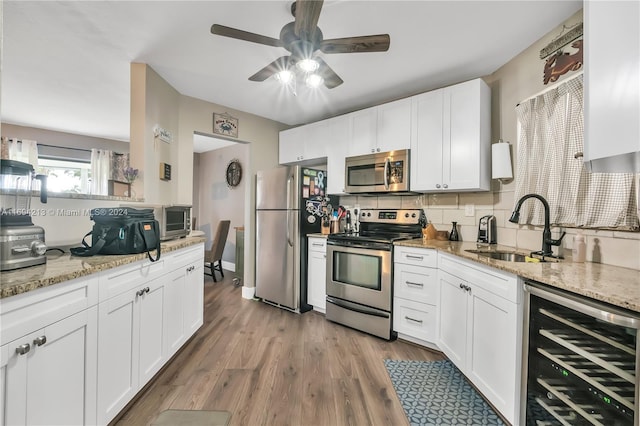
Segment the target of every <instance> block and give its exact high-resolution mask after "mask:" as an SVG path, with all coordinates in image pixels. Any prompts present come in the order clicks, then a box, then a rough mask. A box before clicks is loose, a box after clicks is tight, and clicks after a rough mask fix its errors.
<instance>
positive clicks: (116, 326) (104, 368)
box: [98, 291, 140, 424]
mask: <svg viewBox="0 0 640 426" xmlns="http://www.w3.org/2000/svg"><path fill="white" fill-rule="evenodd" d="M138 297H139V296H136V293H135V291H128V292H126V293H123V294H121V295H119V296H115V297H113V298H111V299H109V300H107V301H105V302H102V303H101V304H100V305H99V306H98V424H107V423H109V421H111V419H113V418H114V416H115V415H116V414H118V412H120V410H121V409H122V408H123V407H124V406H125V405H126V404H127V403H128V402H129V400H131V398H133V396H134V395H135V394H136V392H137V391H138V342H139V332H140V325H139V323H140V315H139V313H138V310H139V306H138V305H139V304H138V303H137V298H138Z"/></svg>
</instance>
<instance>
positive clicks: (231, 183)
mask: <svg viewBox="0 0 640 426" xmlns="http://www.w3.org/2000/svg"><path fill="white" fill-rule="evenodd" d="M225 178H226V180H227V186H228V187H229V188H234V187H236V186H238V185H239V184H240V181H241V180H242V165H241V164H240V161H239V160H237V159H233V160H231V161H230V162H229V164H228V165H227V172H226V175H225Z"/></svg>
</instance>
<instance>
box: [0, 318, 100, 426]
mask: <svg viewBox="0 0 640 426" xmlns="http://www.w3.org/2000/svg"><path fill="white" fill-rule="evenodd" d="M26 310H27V311H28V307H26ZM96 339H97V307H96V306H93V307H91V308H88V309H85V310H83V311H81V312H77V313H75V314H73V315H71V316H68V317H66V318H64V319H62V320H60V321H57V322H55V323H53V324H49V325H47V326H46V327H44V328H42V329H40V330H35V331H33V332H31V333H29V334H27V335H25V336H22V337H20V338H18V339H16V340H14V341H12V342H9V343H7V344H6V345H4V346H2V347H1V348H0V389H1V390H0V420H2V423H1V424H6V425H12V426H13V425H50V424H60V425H63V424H64V425H81V424H94V423H95V421H96V406H95V402H96V359H97V354H96Z"/></svg>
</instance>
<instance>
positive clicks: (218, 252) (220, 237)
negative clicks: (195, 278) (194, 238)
mask: <svg viewBox="0 0 640 426" xmlns="http://www.w3.org/2000/svg"><path fill="white" fill-rule="evenodd" d="M230 224H231V221H230V220H221V221H220V222H219V223H218V229H216V236H215V237H214V238H213V244H212V245H211V250H205V252H204V263H205V269H204V271H205V272H204V273H205V275H210V276H211V277H212V278H213V282H218V280H216V271H219V272H220V275H222V278H224V272H222V252H223V251H224V245H225V244H226V242H227V236H228V235H229V225H230ZM207 263H208V264H209V268H210V269H211V273H210V274H207V265H206V264H207Z"/></svg>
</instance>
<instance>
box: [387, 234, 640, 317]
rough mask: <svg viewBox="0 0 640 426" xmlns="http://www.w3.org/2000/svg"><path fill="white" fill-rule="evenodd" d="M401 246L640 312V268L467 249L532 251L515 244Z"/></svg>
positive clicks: (412, 242) (401, 243)
mask: <svg viewBox="0 0 640 426" xmlns="http://www.w3.org/2000/svg"><path fill="white" fill-rule="evenodd" d="M395 244H396V245H397V246H407V247H419V248H430V249H436V250H438V251H441V252H443V253H449V254H453V255H455V256H458V257H461V258H463V259H467V260H471V261H474V262H477V263H481V264H484V265H487V266H491V267H493V268H496V269H500V270H502V271H506V272H510V273H512V274H515V275H519V276H521V277H523V278H528V279H531V280H534V281H538V282H540V283H543V284H547V285H550V286H552V287H556V288H559V289H562V290H567V291H570V292H572V293H575V294H579V295H582V296H586V297H589V298H591V299H595V300H598V301H601V302H605V303H609V304H612V305H615V306H618V307H621V308H625V309H629V310H632V311H635V312H640V271H637V270H635V269H629V268H621V267H618V266H611V265H603V264H600V263H591V262H585V263H574V262H572V261H571V259H570V258H568V259H563V260H560V261H559V262H546V263H526V262H506V261H502V260H496V259H491V258H488V257H485V256H480V255H478V254H474V253H468V252H466V251H465V250H477V249H487V250H501V251H512V252H518V253H521V254H526V255H528V254H529V252H528V251H523V250H517V249H514V248H513V247H508V246H501V245H491V246H488V245H487V244H477V243H475V242H474V243H468V242H452V241H438V240H428V241H423V240H422V239H421V238H419V239H415V240H407V241H399V242H396V243H395Z"/></svg>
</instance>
